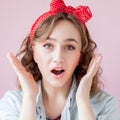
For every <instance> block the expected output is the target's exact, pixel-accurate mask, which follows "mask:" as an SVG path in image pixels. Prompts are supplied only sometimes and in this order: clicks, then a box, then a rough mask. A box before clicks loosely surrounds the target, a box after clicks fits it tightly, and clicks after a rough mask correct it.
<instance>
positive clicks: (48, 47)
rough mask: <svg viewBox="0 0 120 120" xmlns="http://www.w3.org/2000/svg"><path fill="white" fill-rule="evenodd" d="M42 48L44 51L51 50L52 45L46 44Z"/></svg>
mask: <svg viewBox="0 0 120 120" xmlns="http://www.w3.org/2000/svg"><path fill="white" fill-rule="evenodd" d="M43 47H44V48H46V49H50V48H53V45H52V44H50V43H47V44H45V45H43Z"/></svg>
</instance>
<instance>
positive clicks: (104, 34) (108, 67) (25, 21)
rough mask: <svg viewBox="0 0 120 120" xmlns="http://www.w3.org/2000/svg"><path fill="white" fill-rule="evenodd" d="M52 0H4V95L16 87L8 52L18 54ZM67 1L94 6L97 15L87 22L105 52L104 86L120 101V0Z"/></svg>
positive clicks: (0, 31)
mask: <svg viewBox="0 0 120 120" xmlns="http://www.w3.org/2000/svg"><path fill="white" fill-rule="evenodd" d="M50 1H51V0H0V42H1V43H0V97H2V96H3V94H4V93H5V92H6V91H7V90H9V89H15V88H16V75H15V72H14V71H13V69H12V67H11V65H10V63H9V61H8V59H7V58H6V54H7V52H9V51H11V52H13V53H14V54H16V52H17V50H18V48H19V46H20V43H21V41H22V40H23V39H24V37H25V36H26V35H27V34H28V32H29V29H30V27H31V25H32V23H33V22H34V20H35V19H36V18H37V17H38V16H39V15H40V14H41V13H43V12H44V11H46V10H48V6H49V2H50ZM65 3H66V4H69V5H73V6H78V5H80V4H82V5H88V6H90V8H91V10H92V13H93V18H92V19H91V20H90V21H89V22H88V23H87V26H88V28H89V30H90V33H91V36H92V38H93V39H94V40H95V41H96V43H97V44H98V51H99V52H101V53H102V55H103V60H102V63H101V66H102V68H103V74H102V81H103V82H104V84H105V85H104V89H105V90H106V91H108V92H109V93H111V94H112V95H114V96H115V97H117V99H118V100H119V102H120V92H119V91H120V70H119V68H120V63H119V62H120V54H119V52H120V13H119V12H120V1H119V0H65Z"/></svg>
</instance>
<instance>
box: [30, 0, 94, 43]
mask: <svg viewBox="0 0 120 120" xmlns="http://www.w3.org/2000/svg"><path fill="white" fill-rule="evenodd" d="M60 12H64V13H67V14H71V15H73V16H74V17H75V18H77V19H78V20H79V21H80V22H82V23H83V24H85V23H86V22H87V21H88V20H89V19H90V18H91V17H92V13H91V11H90V9H89V7H88V6H78V7H77V8H74V7H72V6H66V5H65V3H64V1H63V0H52V2H51V4H50V10H49V11H48V12H46V13H44V14H43V15H41V16H40V17H39V18H38V19H37V20H36V21H35V23H34V24H33V26H32V28H31V32H30V40H31V41H32V39H33V37H34V34H35V31H36V29H37V28H38V26H39V24H40V23H41V22H43V21H44V20H45V19H46V18H48V17H50V16H52V15H55V14H57V13H60Z"/></svg>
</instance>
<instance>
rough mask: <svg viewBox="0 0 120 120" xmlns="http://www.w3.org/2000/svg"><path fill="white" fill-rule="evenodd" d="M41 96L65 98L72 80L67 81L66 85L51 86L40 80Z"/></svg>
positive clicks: (49, 98) (50, 98)
mask: <svg viewBox="0 0 120 120" xmlns="http://www.w3.org/2000/svg"><path fill="white" fill-rule="evenodd" d="M41 84H42V87H41V89H42V96H43V99H44V98H45V99H47V100H50V101H51V100H52V101H55V100H56V99H57V98H59V99H60V98H65V99H66V98H67V97H68V94H69V91H70V88H71V85H72V80H71V82H70V81H69V82H68V83H67V84H66V85H64V86H62V87H53V86H51V85H49V84H46V83H44V82H43V81H42V83H41Z"/></svg>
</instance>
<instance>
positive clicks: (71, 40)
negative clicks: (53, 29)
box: [46, 37, 78, 44]
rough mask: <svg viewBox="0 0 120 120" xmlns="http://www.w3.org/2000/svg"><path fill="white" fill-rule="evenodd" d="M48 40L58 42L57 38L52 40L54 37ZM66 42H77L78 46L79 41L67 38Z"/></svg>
mask: <svg viewBox="0 0 120 120" xmlns="http://www.w3.org/2000/svg"><path fill="white" fill-rule="evenodd" d="M46 40H53V41H57V40H56V38H52V37H48V38H47V39H46ZM65 42H75V43H77V44H78V41H77V40H75V39H74V38H67V39H65Z"/></svg>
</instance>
